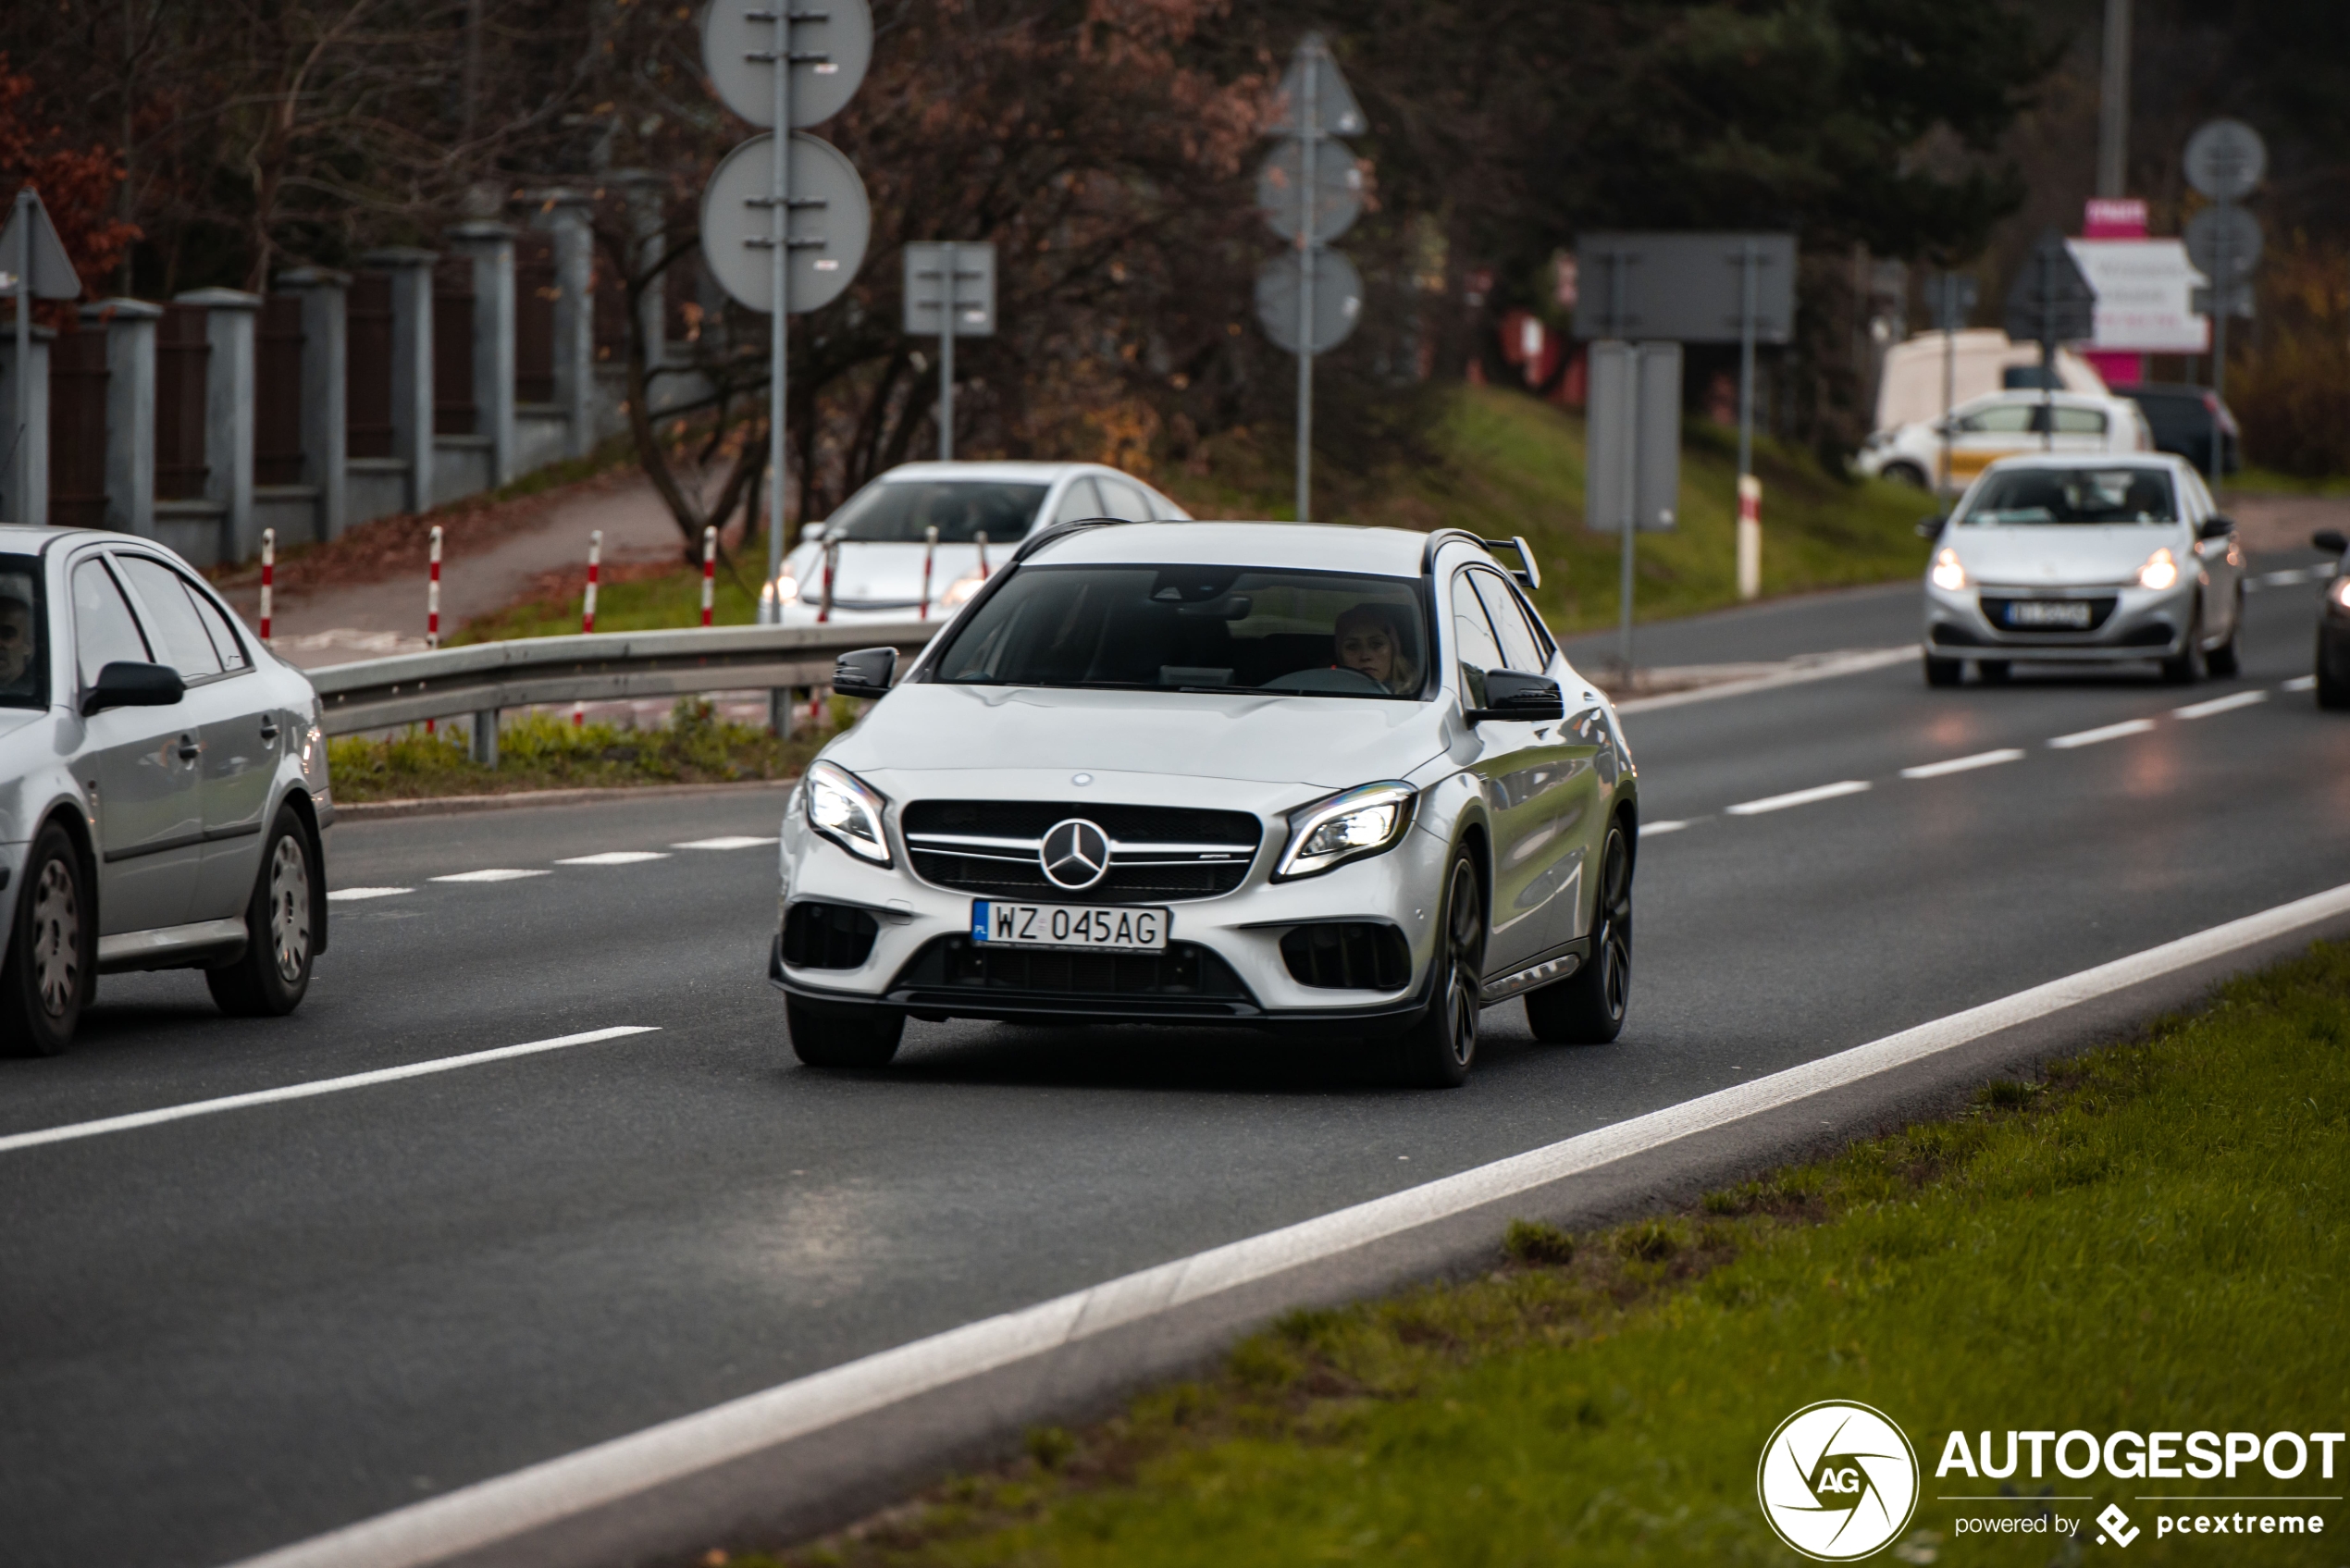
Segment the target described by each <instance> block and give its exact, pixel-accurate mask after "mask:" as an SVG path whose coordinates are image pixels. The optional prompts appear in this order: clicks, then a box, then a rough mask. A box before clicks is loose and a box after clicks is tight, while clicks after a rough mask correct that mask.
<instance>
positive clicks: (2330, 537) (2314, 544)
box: [2309, 528, 2350, 555]
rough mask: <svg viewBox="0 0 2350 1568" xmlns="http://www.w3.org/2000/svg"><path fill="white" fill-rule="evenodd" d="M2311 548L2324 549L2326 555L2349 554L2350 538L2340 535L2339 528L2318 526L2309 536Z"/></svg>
mask: <svg viewBox="0 0 2350 1568" xmlns="http://www.w3.org/2000/svg"><path fill="white" fill-rule="evenodd" d="M2309 548H2310V549H2321V550H2324V551H2325V552H2326V553H2327V554H2328V555H2346V554H2350V539H2346V538H2344V537H2342V530H2341V529H2339V528H2320V529H2319V530H2318V531H2317V532H2316V533H2314V534H2312V535H2310V536H2309Z"/></svg>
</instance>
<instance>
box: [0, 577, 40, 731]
mask: <svg viewBox="0 0 2350 1568" xmlns="http://www.w3.org/2000/svg"><path fill="white" fill-rule="evenodd" d="M40 582H41V563H40V562H37V561H35V560H33V559H32V557H31V556H29V555H0V708H46V707H48V706H49V661H48V652H49V648H48V639H47V638H46V637H44V636H42V633H41V627H42V616H41V594H40Z"/></svg>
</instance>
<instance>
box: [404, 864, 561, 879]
mask: <svg viewBox="0 0 2350 1568" xmlns="http://www.w3.org/2000/svg"><path fill="white" fill-rule="evenodd" d="M552 875H554V873H553V872H552V871H550V870H547V869H546V868H545V867H544V866H539V867H537V868H534V869H532V870H523V869H521V868H519V867H515V866H488V867H484V868H483V869H482V870H478V871H451V872H450V873H449V874H448V875H447V876H445V877H435V878H433V879H432V880H433V881H435V882H520V881H522V879H523V878H525V877H545V876H552Z"/></svg>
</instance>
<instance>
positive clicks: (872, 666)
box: [833, 648, 897, 697]
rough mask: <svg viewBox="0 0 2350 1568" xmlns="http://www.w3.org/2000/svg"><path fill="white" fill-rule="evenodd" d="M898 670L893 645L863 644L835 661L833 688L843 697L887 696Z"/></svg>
mask: <svg viewBox="0 0 2350 1568" xmlns="http://www.w3.org/2000/svg"><path fill="white" fill-rule="evenodd" d="M896 673H897V649H896V648H859V649H858V650H857V651H856V652H854V653H844V654H842V655H841V656H840V658H839V660H838V661H836V662H835V664H834V665H833V690H835V691H836V692H838V693H839V694H840V695H841V696H843V697H887V696H888V695H889V681H890V677H891V676H893V675H895V674H896Z"/></svg>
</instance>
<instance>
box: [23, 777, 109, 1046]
mask: <svg viewBox="0 0 2350 1568" xmlns="http://www.w3.org/2000/svg"><path fill="white" fill-rule="evenodd" d="M24 864H25V879H24V888H23V891H21V892H20V893H19V894H18V895H17V921H16V925H15V926H14V927H13V928H12V929H11V930H10V931H9V933H8V952H7V957H6V960H5V962H0V1045H5V1047H6V1051H7V1053H8V1054H9V1055H12V1056H56V1055H58V1054H59V1053H60V1052H62V1051H64V1050H65V1049H66V1048H67V1047H68V1046H69V1045H71V1044H72V1043H73V1031H74V1029H75V1027H76V1026H77V1025H79V1024H80V1021H81V1004H82V1002H83V1000H84V999H85V997H86V996H87V995H88V994H89V989H90V969H91V960H92V957H93V954H92V948H93V946H94V945H96V938H95V928H94V926H93V923H92V921H91V919H90V917H91V914H92V910H91V907H90V897H89V893H88V888H87V884H86V882H85V879H84V877H83V874H82V865H81V856H80V854H79V853H78V852H77V851H76V850H75V848H74V846H73V840H72V839H70V838H68V836H67V835H66V831H65V829H63V828H61V827H59V826H57V825H56V823H55V822H51V823H50V824H49V825H47V826H46V827H44V828H43V829H42V830H41V833H40V834H39V836H38V837H36V838H34V839H33V841H32V853H31V854H30V855H28V856H26V857H25V863H24Z"/></svg>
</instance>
